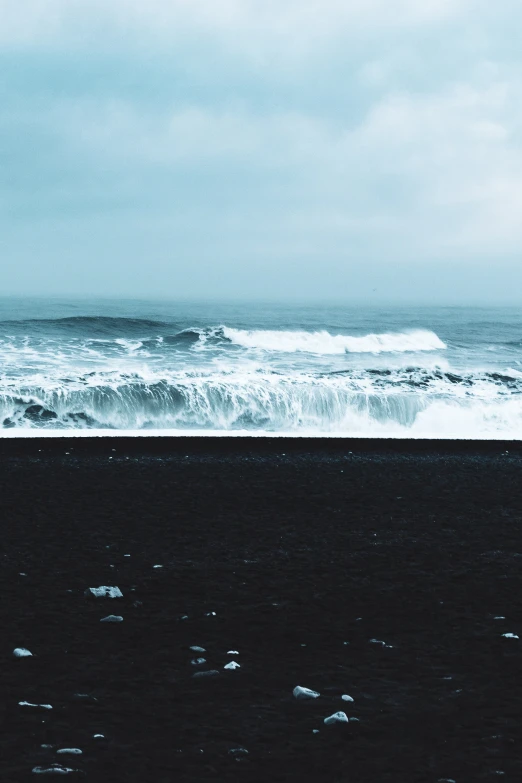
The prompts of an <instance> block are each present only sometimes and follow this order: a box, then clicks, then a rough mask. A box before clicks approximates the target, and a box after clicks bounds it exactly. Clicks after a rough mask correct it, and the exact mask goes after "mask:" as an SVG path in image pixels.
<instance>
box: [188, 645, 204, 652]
mask: <svg viewBox="0 0 522 783" xmlns="http://www.w3.org/2000/svg"><path fill="white" fill-rule="evenodd" d="M190 649H191V650H192V652H206V650H205V648H204V647H198V646H197V645H194V647H191V648H190Z"/></svg>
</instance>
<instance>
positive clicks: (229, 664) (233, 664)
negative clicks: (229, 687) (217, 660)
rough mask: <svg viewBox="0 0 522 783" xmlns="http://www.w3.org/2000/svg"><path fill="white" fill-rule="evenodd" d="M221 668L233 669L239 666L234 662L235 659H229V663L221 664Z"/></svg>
mask: <svg viewBox="0 0 522 783" xmlns="http://www.w3.org/2000/svg"><path fill="white" fill-rule="evenodd" d="M223 668H224V669H230V670H233V669H240V668H241V666H240V665H239V663H236V662H235V661H230V663H227V664H226V665H225V666H223Z"/></svg>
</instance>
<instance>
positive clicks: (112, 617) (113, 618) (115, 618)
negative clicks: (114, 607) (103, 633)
mask: <svg viewBox="0 0 522 783" xmlns="http://www.w3.org/2000/svg"><path fill="white" fill-rule="evenodd" d="M122 622H123V617H121V615H119V614H109V615H107V617H102V619H101V620H100V623H122Z"/></svg>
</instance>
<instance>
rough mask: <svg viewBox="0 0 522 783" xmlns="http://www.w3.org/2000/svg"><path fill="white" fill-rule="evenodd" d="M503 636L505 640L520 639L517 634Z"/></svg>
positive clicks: (504, 634)
mask: <svg viewBox="0 0 522 783" xmlns="http://www.w3.org/2000/svg"><path fill="white" fill-rule="evenodd" d="M502 636H503V637H504V638H505V639H519V638H520V637H519V636H517V635H516V633H503V634H502Z"/></svg>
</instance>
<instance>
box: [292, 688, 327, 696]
mask: <svg viewBox="0 0 522 783" xmlns="http://www.w3.org/2000/svg"><path fill="white" fill-rule="evenodd" d="M292 693H293V695H294V696H295V698H296V699H318V698H319V696H320V695H321V694H320V693H318V692H317V691H312V690H311V689H310V688H303V687H301V685H296V687H295V688H294V690H293V691H292Z"/></svg>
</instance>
